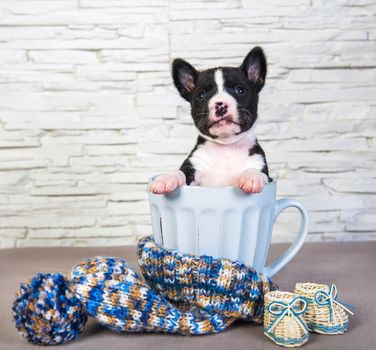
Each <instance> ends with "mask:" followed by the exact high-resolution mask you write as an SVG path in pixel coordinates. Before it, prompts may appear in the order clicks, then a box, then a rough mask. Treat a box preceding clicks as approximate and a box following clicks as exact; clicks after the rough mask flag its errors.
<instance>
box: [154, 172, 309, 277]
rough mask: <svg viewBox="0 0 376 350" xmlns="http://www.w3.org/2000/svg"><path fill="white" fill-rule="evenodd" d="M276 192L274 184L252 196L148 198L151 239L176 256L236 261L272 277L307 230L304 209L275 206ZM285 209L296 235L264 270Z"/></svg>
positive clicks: (188, 193)
mask: <svg viewBox="0 0 376 350" xmlns="http://www.w3.org/2000/svg"><path fill="white" fill-rule="evenodd" d="M153 178H154V177H153ZM153 178H151V179H150V180H149V183H150V182H151V181H152V179H153ZM276 192H277V183H276V181H274V182H269V183H268V184H266V185H265V186H264V189H263V191H262V192H261V193H256V194H247V193H245V192H243V191H242V190H240V189H238V188H236V187H199V186H182V187H180V188H178V189H176V190H175V191H173V192H171V193H169V194H163V195H161V194H154V193H149V202H150V212H151V222H152V228H153V234H154V239H155V241H156V243H157V244H160V245H162V246H164V247H166V248H168V249H176V250H178V251H180V252H182V253H187V254H193V255H210V256H213V257H215V258H227V259H230V260H238V261H241V262H242V263H244V264H245V265H247V266H250V267H253V268H254V269H255V270H256V271H257V272H259V273H263V274H265V275H266V276H267V277H272V276H273V275H275V274H276V273H277V272H278V271H279V270H280V269H281V268H282V267H284V266H285V265H286V264H287V263H288V262H289V261H290V260H291V259H292V258H293V257H294V256H295V255H296V253H297V252H298V251H299V249H300V248H301V247H302V245H303V243H304V240H305V238H306V236H307V232H308V225H309V218H308V213H307V210H306V209H305V208H304V206H303V205H302V204H301V203H300V202H298V201H297V200H295V199H289V198H284V199H278V200H277V199H276ZM288 207H295V208H297V209H298V210H299V212H300V214H301V224H300V229H299V233H298V235H297V237H296V238H295V240H294V242H293V243H292V244H291V245H290V246H289V248H288V249H287V250H286V251H285V252H284V253H283V254H282V255H281V256H280V257H279V258H277V259H276V260H274V261H273V262H272V263H271V264H270V265H268V266H265V264H266V259H267V256H268V252H269V246H270V242H271V237H272V229H273V223H274V222H275V220H276V218H277V217H278V215H279V214H280V213H281V212H282V210H284V209H286V208H288Z"/></svg>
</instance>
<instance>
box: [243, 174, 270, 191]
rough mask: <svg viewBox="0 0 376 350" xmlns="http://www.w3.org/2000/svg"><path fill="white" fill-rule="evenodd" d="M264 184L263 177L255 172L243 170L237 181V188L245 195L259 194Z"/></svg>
mask: <svg viewBox="0 0 376 350" xmlns="http://www.w3.org/2000/svg"><path fill="white" fill-rule="evenodd" d="M264 184H265V175H264V174H263V173H261V172H259V171H257V170H250V169H248V170H245V171H244V172H243V174H241V175H240V177H239V180H238V187H239V188H240V189H242V190H243V191H244V192H247V193H259V192H261V191H262V189H263V188H264Z"/></svg>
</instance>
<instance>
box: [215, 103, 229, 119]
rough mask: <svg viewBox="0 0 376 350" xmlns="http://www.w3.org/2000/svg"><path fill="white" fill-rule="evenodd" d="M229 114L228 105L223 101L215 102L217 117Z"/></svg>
mask: <svg viewBox="0 0 376 350" xmlns="http://www.w3.org/2000/svg"><path fill="white" fill-rule="evenodd" d="M226 114H227V105H226V104H224V103H223V102H216V103H215V115H216V116H217V117H223V116H224V115H226Z"/></svg>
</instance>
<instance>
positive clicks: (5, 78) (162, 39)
mask: <svg viewBox="0 0 376 350" xmlns="http://www.w3.org/2000/svg"><path fill="white" fill-rule="evenodd" d="M375 12H376V5H375V1H374V0H331V1H324V0H286V1H277V0H265V1H246V0H243V1H241V0H211V1H199V0H194V1H192V0H191V1H173V0H137V1H133V0H53V1H51V0H2V1H1V2H0V247H3V248H7V247H14V246H18V247H23V246H50V245H68V246H69V245H119V244H132V243H134V242H135V239H136V237H137V236H140V235H143V234H147V233H150V232H151V229H150V227H149V209H148V202H147V194H146V192H145V187H146V186H145V183H146V180H147V178H148V176H149V175H151V174H155V173H158V172H161V171H164V170H166V169H173V168H176V167H177V166H178V165H179V164H180V162H181V161H182V160H183V159H184V156H185V154H186V153H187V152H188V151H189V150H190V149H191V147H192V145H193V143H194V137H195V131H194V129H193V128H192V126H191V120H190V116H189V110H188V105H187V104H186V103H185V102H184V101H183V100H182V99H181V98H180V97H179V96H178V94H177V92H176V91H175V90H174V88H173V86H172V83H171V78H170V71H169V66H170V63H171V61H172V59H173V58H175V57H178V56H181V57H184V58H185V59H187V60H189V61H191V62H192V63H193V64H196V65H197V67H198V68H205V67H210V66H213V65H231V64H234V65H237V64H240V63H241V61H242V58H243V57H244V56H245V55H246V53H247V52H248V50H249V49H251V48H252V47H253V46H254V45H256V44H258V45H261V46H263V47H264V49H265V51H266V53H267V55H268V59H269V64H270V66H269V75H268V80H267V84H266V86H265V88H264V90H263V92H262V94H261V98H260V114H259V122H258V127H257V130H256V131H257V134H258V137H259V139H260V140H261V142H262V145H263V146H264V148H265V149H266V152H267V156H268V160H269V163H270V169H271V174H272V175H273V176H274V177H276V178H278V179H279V191H278V192H279V195H280V196H291V197H294V198H297V199H299V200H301V201H302V202H303V203H304V204H305V205H306V207H307V208H308V210H309V212H310V216H311V221H312V224H311V228H310V239H311V240H363V239H375V238H376V233H375V231H376V181H375V178H376V170H375V166H376V152H375V151H376V128H375V126H376V19H375ZM296 215H297V214H296V213H294V212H293V211H290V212H288V213H286V214H285V215H284V216H283V217H281V218H280V220H278V226H277V229H276V232H275V240H278V241H285V240H291V239H292V237H293V235H294V232H295V230H296V229H297V226H298V221H297V216H296Z"/></svg>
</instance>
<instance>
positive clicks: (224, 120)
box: [209, 116, 240, 129]
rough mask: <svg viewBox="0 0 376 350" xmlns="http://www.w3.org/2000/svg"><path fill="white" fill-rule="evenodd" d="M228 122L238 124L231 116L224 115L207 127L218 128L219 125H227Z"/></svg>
mask: <svg viewBox="0 0 376 350" xmlns="http://www.w3.org/2000/svg"><path fill="white" fill-rule="evenodd" d="M230 124H235V125H240V124H239V123H236V122H235V121H234V120H233V119H232V117H231V116H229V117H224V118H222V119H219V120H216V121H215V122H213V123H211V124H210V125H209V129H210V128H212V127H214V128H220V127H223V126H227V125H230Z"/></svg>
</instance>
